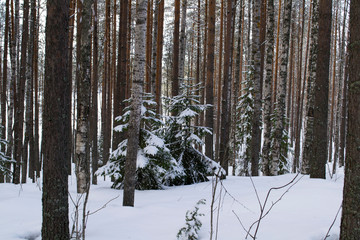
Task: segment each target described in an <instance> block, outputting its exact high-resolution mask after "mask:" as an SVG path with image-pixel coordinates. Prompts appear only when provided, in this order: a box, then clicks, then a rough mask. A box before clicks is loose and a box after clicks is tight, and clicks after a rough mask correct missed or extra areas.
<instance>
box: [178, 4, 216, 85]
mask: <svg viewBox="0 0 360 240" xmlns="http://www.w3.org/2000/svg"><path fill="white" fill-rule="evenodd" d="M186 10H187V0H182V3H181V24H180V55H179V78H180V81H182V82H183V81H184V68H185V50H186V32H185V31H186ZM214 15H215V14H214ZM214 17H215V16H214Z"/></svg>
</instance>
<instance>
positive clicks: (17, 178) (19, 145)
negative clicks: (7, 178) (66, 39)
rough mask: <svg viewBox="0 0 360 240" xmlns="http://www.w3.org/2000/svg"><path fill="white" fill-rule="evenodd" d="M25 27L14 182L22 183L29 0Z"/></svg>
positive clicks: (22, 44) (22, 43)
mask: <svg viewBox="0 0 360 240" xmlns="http://www.w3.org/2000/svg"><path fill="white" fill-rule="evenodd" d="M23 11H24V14H23V28H22V39H21V63H20V79H19V82H18V84H17V89H16V95H15V96H16V98H15V118H14V141H15V149H14V153H15V157H14V158H15V160H16V164H15V169H14V177H13V182H14V183H15V184H18V183H20V169H21V164H24V161H27V159H22V146H23V135H24V134H23V129H24V127H23V124H24V97H25V81H26V55H27V47H28V40H29V0H25V1H24V7H23Z"/></svg>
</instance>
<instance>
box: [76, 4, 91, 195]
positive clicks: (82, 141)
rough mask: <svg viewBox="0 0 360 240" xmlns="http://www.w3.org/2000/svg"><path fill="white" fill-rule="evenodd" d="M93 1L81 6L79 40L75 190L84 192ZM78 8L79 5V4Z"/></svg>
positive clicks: (87, 173) (87, 180)
mask: <svg viewBox="0 0 360 240" xmlns="http://www.w3.org/2000/svg"><path fill="white" fill-rule="evenodd" d="M92 4H93V1H91V0H87V1H85V2H83V3H82V6H81V19H82V20H81V22H80V23H78V27H80V26H81V37H80V39H81V41H80V42H79V43H77V44H79V45H80V56H79V57H78V61H79V62H77V65H78V66H79V70H78V71H79V77H80V79H79V82H78V84H79V85H78V92H77V98H78V101H77V129H76V152H75V154H76V155H75V156H76V177H77V178H76V179H77V192H78V193H85V192H87V190H88V188H89V186H90V137H89V119H90V91H91V70H90V64H91V32H92V31H91V6H92ZM79 8H80V6H79Z"/></svg>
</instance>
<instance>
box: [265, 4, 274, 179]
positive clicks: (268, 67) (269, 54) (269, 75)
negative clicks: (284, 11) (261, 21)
mask: <svg viewBox="0 0 360 240" xmlns="http://www.w3.org/2000/svg"><path fill="white" fill-rule="evenodd" d="M274 9H275V8H274V0H268V1H267V29H266V39H267V42H266V59H265V80H264V88H263V116H264V120H263V121H264V144H263V148H262V158H263V173H264V175H265V176H269V175H271V171H270V163H271V151H270V147H271V139H270V136H271V107H272V102H271V93H272V92H271V90H272V84H271V83H272V79H273V72H272V66H273V58H274V30H275V29H274V27H275V17H274V12H275V11H274Z"/></svg>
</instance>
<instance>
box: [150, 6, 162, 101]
mask: <svg viewBox="0 0 360 240" xmlns="http://www.w3.org/2000/svg"><path fill="white" fill-rule="evenodd" d="M153 4H154V5H155V6H154V7H155V9H154V17H153V26H152V27H153V29H152V31H153V33H152V43H151V47H152V49H151V69H150V81H151V94H152V95H153V96H154V98H155V97H156V66H157V65H156V56H157V49H158V46H157V38H158V25H159V24H158V22H159V21H158V18H159V5H160V3H159V1H157V0H155V1H154V3H153Z"/></svg>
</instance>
